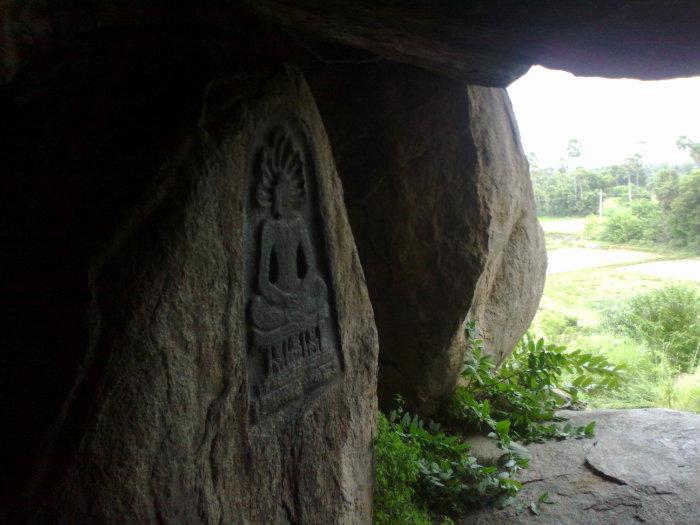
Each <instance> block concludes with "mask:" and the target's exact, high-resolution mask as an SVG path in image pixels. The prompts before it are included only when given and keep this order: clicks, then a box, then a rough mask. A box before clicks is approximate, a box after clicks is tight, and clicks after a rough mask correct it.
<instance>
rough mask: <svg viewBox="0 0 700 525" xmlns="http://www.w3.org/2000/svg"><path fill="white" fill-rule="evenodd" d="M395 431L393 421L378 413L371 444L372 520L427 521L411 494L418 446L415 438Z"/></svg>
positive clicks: (425, 514) (418, 467) (428, 519)
mask: <svg viewBox="0 0 700 525" xmlns="http://www.w3.org/2000/svg"><path fill="white" fill-rule="evenodd" d="M397 430H398V429H397V428H396V425H395V424H394V423H391V422H389V421H388V420H387V418H386V417H385V416H384V414H382V413H379V428H378V435H377V440H376V442H375V445H374V452H375V458H376V472H375V479H374V522H375V523H377V524H393V523H415V524H416V525H418V524H423V523H426V524H429V523H431V520H430V515H429V514H428V513H427V511H426V510H425V509H423V508H420V507H419V506H418V503H417V500H416V494H415V484H416V481H417V480H418V475H419V472H420V465H419V463H418V460H419V458H420V457H421V450H420V446H419V444H418V442H417V441H416V440H415V439H407V437H408V436H405V435H403V433H402V432H398V431H397Z"/></svg>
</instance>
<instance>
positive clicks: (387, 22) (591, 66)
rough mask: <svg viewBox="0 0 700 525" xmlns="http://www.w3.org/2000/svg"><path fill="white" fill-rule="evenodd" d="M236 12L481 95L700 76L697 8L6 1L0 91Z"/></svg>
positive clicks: (592, 3) (681, 2) (593, 1)
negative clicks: (532, 85)
mask: <svg viewBox="0 0 700 525" xmlns="http://www.w3.org/2000/svg"><path fill="white" fill-rule="evenodd" d="M240 6H244V8H245V9H247V10H249V11H250V12H254V13H256V14H259V15H261V16H263V17H266V18H268V19H270V20H273V21H275V22H276V23H279V24H280V25H281V26H283V27H285V28H287V30H290V31H301V32H305V33H308V34H311V35H314V36H316V37H321V38H326V39H329V40H333V41H335V42H339V43H342V44H345V45H349V46H352V47H356V48H359V49H364V50H367V51H370V52H372V53H375V54H377V55H379V56H382V57H385V58H386V59H388V60H391V61H397V62H402V63H406V64H414V65H417V66H420V67H422V68H426V69H430V70H433V71H435V72H438V73H441V74H443V75H447V76H450V77H452V78H455V79H459V80H462V81H465V82H469V83H473V84H479V85H487V86H501V87H502V86H506V85H508V84H509V83H510V82H512V81H513V80H515V79H516V78H517V77H518V76H520V75H522V74H523V73H525V71H527V69H528V68H529V67H530V66H531V65H533V64H541V65H544V66H546V67H550V68H555V69H566V70H568V71H571V72H572V73H574V74H577V75H595V76H605V77H612V78H621V77H632V78H641V79H660V78H670V77H678V76H692V75H697V74H700V57H698V53H697V50H698V49H699V48H700V32H698V31H697V28H698V27H700V6H698V3H697V2H696V1H695V0H676V1H673V2H667V1H663V0H640V1H635V2H628V1H625V0H589V1H586V2H581V1H580V0H541V1H538V2H522V1H520V0H497V1H493V0H489V1H469V2H465V1H464V0H443V1H441V2H425V1H412V2H395V1H375V0H361V1H352V2H351V1H342V0H333V1H329V0H244V1H242V2H230V1H224V0H203V1H200V2H178V4H177V7H174V6H173V5H172V2H169V1H166V0H154V1H151V2H148V4H147V5H144V3H143V2H136V1H133V0H125V1H121V2H94V1H87V0H79V1H67V0H56V1H54V2H50V3H49V2H44V1H41V0H3V2H0V10H2V12H3V15H4V20H3V23H2V26H1V28H0V42H1V43H2V46H0V47H2V49H3V51H2V53H0V84H2V83H4V82H6V81H8V80H9V79H11V78H12V77H13V76H14V74H15V72H16V71H17V70H18V69H20V68H21V67H22V66H23V64H24V63H25V62H26V61H28V60H32V59H33V58H35V57H37V56H40V55H41V54H42V53H45V52H47V51H49V50H51V49H55V48H56V47H58V46H61V45H63V44H65V43H66V42H70V41H71V40H73V39H74V38H75V37H76V36H77V35H80V34H89V33H93V32H95V31H105V30H108V31H114V30H116V31H119V30H123V29H125V28H128V27H132V28H133V27H140V28H147V27H151V28H153V27H158V28H159V29H164V28H166V29H169V30H171V31H180V30H182V28H183V27H195V26H196V27H199V28H207V30H208V31H222V32H224V33H229V34H231V33H232V32H234V31H235V26H236V24H237V23H238V22H239V21H240V19H241V12H240Z"/></svg>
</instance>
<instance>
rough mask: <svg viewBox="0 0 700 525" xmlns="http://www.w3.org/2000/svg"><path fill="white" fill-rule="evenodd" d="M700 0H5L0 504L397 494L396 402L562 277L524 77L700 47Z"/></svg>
mask: <svg viewBox="0 0 700 525" xmlns="http://www.w3.org/2000/svg"><path fill="white" fill-rule="evenodd" d="M698 27H700V6H698V4H697V2H694V1H691V0H684V1H675V2H661V1H659V0H640V1H637V2H622V1H617V0H615V1H602V0H595V1H591V2H587V3H586V4H582V3H581V2H576V1H573V0H563V1H556V2H555V1H551V0H547V1H543V2H537V3H530V2H517V1H505V2H460V1H451V0H449V1H445V2H405V3H402V2H389V1H386V2H385V1H379V2H370V1H358V2H343V1H333V2H328V1H319V0H301V1H293V0H243V1H240V2H219V1H212V0H205V1H203V2H176V3H171V2H164V1H161V0H155V1H153V2H148V3H142V2H132V1H129V0H126V1H122V2H116V3H105V2H99V1H93V2H88V1H85V0H78V1H73V2H65V1H58V2H43V1H39V0H32V1H18V0H4V1H2V2H0V116H1V122H2V126H0V129H1V132H2V135H1V139H2V140H1V146H0V147H1V148H2V152H1V153H0V171H1V173H2V183H3V188H2V197H3V202H2V214H3V239H4V243H3V256H2V275H3V289H2V298H3V306H4V308H3V316H2V317H3V321H4V323H3V329H2V333H3V352H2V355H3V360H2V367H1V369H2V372H1V373H2V393H3V395H2V398H3V414H4V418H3V419H4V421H5V425H4V430H5V431H4V433H3V434H4V435H3V439H2V457H3V465H4V467H5V468H4V469H3V470H4V472H3V476H2V490H1V491H0V493H1V494H2V503H0V521H2V522H3V523H300V524H301V523H318V524H330V523H347V524H351V523H352V524H356V523H371V521H372V485H373V481H372V480H373V439H374V436H375V429H376V418H377V409H378V407H380V406H381V407H389V406H391V403H392V399H393V396H394V395H396V394H401V396H402V397H403V398H404V400H405V402H406V403H407V406H409V407H410V408H411V410H414V411H416V412H418V413H420V414H424V415H430V414H431V413H433V412H435V411H436V410H438V409H439V407H440V405H441V403H442V402H443V401H444V399H445V397H446V396H448V395H449V394H450V392H451V391H452V390H453V389H454V387H455V385H456V382H457V378H458V374H459V371H460V366H461V354H460V350H459V348H460V347H461V345H462V344H463V338H464V335H463V334H464V327H465V324H466V323H467V322H468V321H470V320H476V321H478V323H479V325H480V327H481V328H482V331H483V338H484V342H485V347H486V350H487V352H488V353H489V354H490V355H491V356H493V357H494V359H495V360H496V361H500V360H502V359H504V358H505V357H506V356H507V355H508V354H509V352H510V351H511V350H512V348H513V345H514V344H515V342H516V341H517V340H518V339H519V338H520V337H521V335H522V334H523V332H524V331H525V330H526V329H527V327H528V325H529V323H530V321H531V320H532V317H533V316H534V314H535V310H536V308H537V304H538V301H539V299H540V296H541V294H542V287H543V285H544V278H545V270H546V253H545V249H544V241H543V234H542V230H541V228H540V226H539V224H538V222H537V219H536V216H535V212H534V201H533V194H532V187H531V184H530V180H529V175H528V165H527V161H526V159H525V156H524V154H523V151H522V147H521V145H520V137H519V133H518V128H517V123H516V122H515V117H514V115H513V112H512V109H511V107H510V102H509V100H508V95H507V93H506V91H505V89H504V88H505V87H506V86H507V85H508V84H509V83H510V82H512V81H513V80H515V79H516V78H518V77H519V76H521V75H522V74H524V73H525V72H526V71H527V69H528V68H529V67H530V66H531V65H533V64H542V65H545V66H548V67H552V68H560V69H565V70H568V71H571V72H572V73H574V74H577V75H597V76H606V77H615V78H617V77H632V78H638V79H661V78H672V77H680V76H691V75H698V74H700V31H698ZM669 424H671V423H669ZM689 424H690V423H689ZM692 425H696V423H695V422H693V423H692ZM693 428H695V427H693ZM696 443H697V441H696ZM689 458H690V459H689V460H688V461H689V462H691V463H692V462H693V461H694V462H695V463H694V465H695V466H696V468H697V469H698V470H697V472H700V466H698V465H697V462H698V460H697V458H695V459H693V458H692V457H691V456H689ZM626 475H627V473H625V472H623V473H622V474H620V476H622V479H626V478H625V477H624V476H626ZM698 493H700V488H699V489H698ZM688 505H689V506H688V508H687V509H686V514H684V516H685V515H690V513H692V512H695V515H696V516H700V508H698V507H697V506H694V505H700V502H698V500H697V499H696V500H695V501H694V502H693V501H691V502H690V503H688ZM480 519H482V518H480ZM483 519H484V520H486V521H488V516H487V517H486V518H483ZM486 521H483V522H486ZM651 522H653V518H652V521H651ZM601 523H603V522H602V521H601ZM677 523H681V521H678V522H677ZM683 523H685V522H683ZM688 523H690V522H688Z"/></svg>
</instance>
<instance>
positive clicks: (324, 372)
mask: <svg viewBox="0 0 700 525" xmlns="http://www.w3.org/2000/svg"><path fill="white" fill-rule="evenodd" d="M307 141H308V139H307V138H306V136H305V134H304V132H303V131H302V129H301V126H299V125H297V124H295V123H294V122H293V121H286V122H282V123H276V124H273V125H271V126H269V127H268V128H267V129H265V130H264V131H263V132H262V133H261V136H260V140H259V145H258V146H257V147H256V148H255V149H254V156H253V158H252V160H251V162H250V170H249V171H250V173H249V179H248V191H247V202H246V217H247V224H246V281H245V286H246V297H245V301H246V321H247V334H246V337H247V345H246V347H247V366H248V382H249V389H250V418H251V422H253V423H256V422H258V421H259V420H261V419H263V418H265V417H267V416H270V415H273V414H275V413H278V412H280V411H285V412H286V413H288V414H293V413H294V412H295V411H298V410H300V409H302V408H303V407H304V405H305V404H306V402H308V401H309V398H310V397H311V396H315V395H318V394H320V393H321V392H322V390H323V387H324V386H326V385H328V384H329V383H331V382H332V381H333V380H334V378H337V377H339V374H340V372H341V362H340V355H341V353H340V351H339V350H340V344H339V338H338V328H337V316H336V313H335V308H334V302H333V290H332V289H331V287H330V284H331V280H330V279H329V272H328V264H327V261H326V255H325V251H324V249H323V242H322V238H321V232H320V231H319V230H320V220H319V217H318V206H317V196H316V191H317V189H316V186H317V182H316V170H315V167H314V162H313V159H312V157H311V154H310V148H309V147H308V142H307Z"/></svg>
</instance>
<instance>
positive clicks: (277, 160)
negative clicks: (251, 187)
mask: <svg viewBox="0 0 700 525" xmlns="http://www.w3.org/2000/svg"><path fill="white" fill-rule="evenodd" d="M259 167H260V173H261V179H260V182H259V183H258V187H257V189H256V193H255V200H256V201H257V203H258V205H260V206H262V207H269V206H272V203H273V200H274V191H275V187H276V186H277V185H278V184H280V183H286V184H290V185H291V186H292V201H291V202H290V204H291V206H292V207H293V208H294V209H298V208H299V207H300V206H301V205H302V204H303V203H304V199H305V198H306V184H305V181H304V160H303V157H302V155H301V152H300V151H299V149H298V148H297V147H296V146H295V145H294V142H293V140H292V137H291V135H290V134H289V132H288V131H287V130H285V129H284V128H283V127H278V128H275V129H274V130H273V131H272V132H271V133H270V139H269V141H268V143H267V144H266V145H265V146H264V147H263V148H262V151H261V153H260V159H259Z"/></svg>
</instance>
